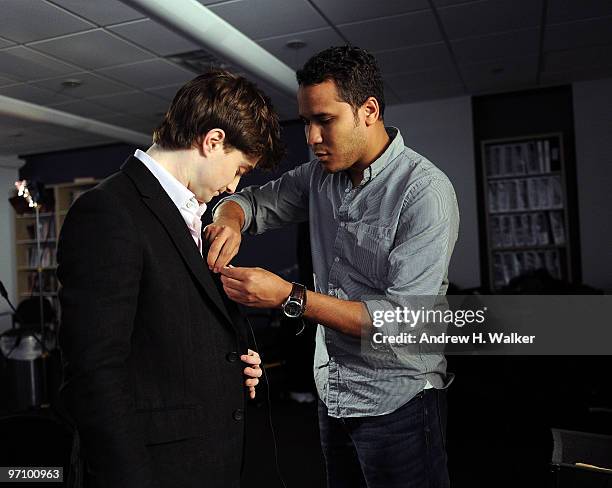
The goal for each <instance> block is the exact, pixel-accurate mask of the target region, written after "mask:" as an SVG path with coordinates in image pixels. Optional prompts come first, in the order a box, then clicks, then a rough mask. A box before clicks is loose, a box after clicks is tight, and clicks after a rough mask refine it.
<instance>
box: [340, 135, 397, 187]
mask: <svg viewBox="0 0 612 488" xmlns="http://www.w3.org/2000/svg"><path fill="white" fill-rule="evenodd" d="M389 144H391V138H390V137H389V134H387V130H386V129H385V126H384V124H382V123H381V124H380V126H377V127H376V131H374V133H373V134H372V139H371V140H370V141H368V146H367V148H366V152H365V154H364V156H363V157H362V158H361V161H358V162H357V163H355V164H354V165H353V166H351V167H350V168H349V170H348V174H349V177H350V178H351V182H352V183H353V186H357V185H359V183H361V181H362V180H363V172H364V171H365V170H366V168H368V167H369V166H370V165H371V164H372V163H373V162H374V161H376V160H377V159H378V158H379V157H380V156H382V154H383V153H384V152H385V151H386V150H387V148H388V147H389Z"/></svg>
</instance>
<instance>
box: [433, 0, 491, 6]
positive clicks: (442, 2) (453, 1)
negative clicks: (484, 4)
mask: <svg viewBox="0 0 612 488" xmlns="http://www.w3.org/2000/svg"><path fill="white" fill-rule="evenodd" d="M475 1H480V0H433V3H434V6H436V7H448V6H449V5H457V4H459V3H470V2H475Z"/></svg>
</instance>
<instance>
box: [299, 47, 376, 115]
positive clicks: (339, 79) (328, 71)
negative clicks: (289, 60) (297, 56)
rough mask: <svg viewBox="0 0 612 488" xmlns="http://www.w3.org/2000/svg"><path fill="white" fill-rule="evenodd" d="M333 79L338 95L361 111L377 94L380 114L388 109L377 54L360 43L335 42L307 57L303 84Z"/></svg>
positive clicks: (301, 83) (301, 82)
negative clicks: (344, 43)
mask: <svg viewBox="0 0 612 488" xmlns="http://www.w3.org/2000/svg"><path fill="white" fill-rule="evenodd" d="M326 80H333V81H334V82H335V83H336V87H337V88H338V95H339V96H340V98H341V100H342V101H343V102H347V103H348V104H349V105H351V107H352V108H353V112H354V113H355V114H357V110H358V109H359V107H361V106H362V105H363V104H364V103H365V101H366V100H367V99H368V98H370V97H374V98H376V100H377V101H378V105H379V106H380V118H381V119H382V118H383V114H384V113H385V91H384V85H383V80H382V75H381V74H380V69H379V68H378V63H377V62H376V58H375V57H374V56H372V55H371V54H370V53H369V52H368V51H366V50H365V49H361V48H359V47H356V46H351V45H346V46H335V47H330V48H327V49H325V50H324V51H321V52H320V53H318V54H315V55H314V56H313V57H312V58H310V59H309V60H308V61H306V64H304V67H303V68H302V69H300V70H298V72H297V82H298V84H299V85H301V86H309V85H317V84H319V83H323V82H324V81H326Z"/></svg>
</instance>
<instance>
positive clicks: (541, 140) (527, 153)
mask: <svg viewBox="0 0 612 488" xmlns="http://www.w3.org/2000/svg"><path fill="white" fill-rule="evenodd" d="M481 150H482V161H483V165H482V168H483V173H484V174H483V177H484V189H485V195H484V201H485V214H486V219H485V221H486V234H487V254H488V260H489V275H490V276H489V278H490V283H491V285H492V287H493V289H495V290H499V289H501V288H503V287H504V286H505V285H507V284H508V283H509V282H510V281H511V280H512V279H513V278H515V277H517V276H520V275H522V274H524V273H525V272H528V271H531V270H537V269H542V268H543V269H545V270H547V271H548V273H549V274H550V275H551V276H552V277H553V278H556V279H559V280H568V281H571V279H572V276H571V275H572V270H571V265H570V251H571V250H570V239H568V235H569V232H568V231H569V225H568V223H569V219H568V213H567V188H566V181H565V167H564V158H563V139H562V135H561V134H560V133H559V134H543V135H536V136H529V137H522V138H512V139H495V140H485V141H482V142H481Z"/></svg>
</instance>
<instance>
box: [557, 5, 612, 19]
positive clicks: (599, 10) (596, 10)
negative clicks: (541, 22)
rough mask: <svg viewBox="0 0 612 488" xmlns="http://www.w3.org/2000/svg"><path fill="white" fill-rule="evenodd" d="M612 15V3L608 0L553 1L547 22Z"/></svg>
mask: <svg viewBox="0 0 612 488" xmlns="http://www.w3.org/2000/svg"><path fill="white" fill-rule="evenodd" d="M606 15H612V2H610V1H607V0H551V1H549V2H548V11H547V16H546V22H550V23H557V22H569V21H572V20H580V19H591V18H595V17H603V16H606Z"/></svg>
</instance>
